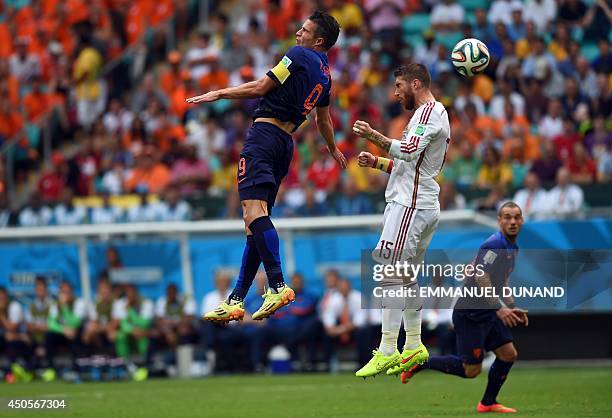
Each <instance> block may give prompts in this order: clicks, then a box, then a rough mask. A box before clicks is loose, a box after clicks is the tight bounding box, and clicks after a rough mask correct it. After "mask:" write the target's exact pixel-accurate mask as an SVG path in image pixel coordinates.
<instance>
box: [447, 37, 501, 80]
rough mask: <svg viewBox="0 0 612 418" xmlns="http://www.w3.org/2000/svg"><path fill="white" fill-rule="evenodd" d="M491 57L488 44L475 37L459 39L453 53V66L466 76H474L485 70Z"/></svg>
mask: <svg viewBox="0 0 612 418" xmlns="http://www.w3.org/2000/svg"><path fill="white" fill-rule="evenodd" d="M490 59H491V56H490V55H489V50H488V49H487V46H486V45H485V44H484V43H483V42H481V41H479V40H478V39H474V38H468V39H464V40H462V41H459V42H458V43H457V45H455V47H454V48H453V52H452V53H451V61H452V63H453V66H454V67H455V69H456V70H457V71H458V72H459V74H461V75H462V76H464V77H473V76H474V75H476V74H478V73H481V72H483V71H484V69H485V68H487V65H489V61H490Z"/></svg>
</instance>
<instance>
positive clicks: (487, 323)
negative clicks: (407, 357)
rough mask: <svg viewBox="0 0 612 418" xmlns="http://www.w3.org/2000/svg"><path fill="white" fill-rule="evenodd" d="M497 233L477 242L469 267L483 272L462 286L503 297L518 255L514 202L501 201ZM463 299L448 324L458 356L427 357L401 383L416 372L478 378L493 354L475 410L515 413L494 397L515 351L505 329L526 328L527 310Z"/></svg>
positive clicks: (518, 216) (493, 299)
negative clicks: (492, 291) (485, 360)
mask: <svg viewBox="0 0 612 418" xmlns="http://www.w3.org/2000/svg"><path fill="white" fill-rule="evenodd" d="M497 219H498V223H499V226H500V230H499V231H498V232H496V233H495V234H493V235H491V236H490V237H489V238H488V239H487V240H486V241H485V242H484V244H482V246H481V247H480V249H479V251H478V255H477V256H476V259H475V261H474V266H477V265H480V266H482V270H483V271H484V274H482V275H480V276H478V277H477V276H472V277H470V278H468V279H466V281H465V284H464V286H466V287H477V286H479V287H485V288H486V287H489V288H490V287H494V288H495V289H497V292H496V294H498V295H502V291H501V288H502V287H504V286H508V278H509V276H510V274H511V273H512V271H513V270H514V262H515V258H516V255H517V253H518V246H517V245H516V238H517V236H518V234H519V231H520V229H521V225H522V224H523V216H522V212H521V208H520V207H519V206H518V205H517V204H516V203H514V202H506V203H504V204H503V205H502V206H501V207H500V209H499V212H498V217H497ZM502 301H503V302H504V304H503V305H502V303H501V302H500V300H499V298H497V297H490V298H468V297H462V298H460V299H459V300H458V301H457V304H456V305H455V309H454V311H453V325H454V326H455V332H456V333H457V351H458V354H459V356H432V357H430V358H429V360H428V361H427V362H426V363H424V364H422V365H415V366H413V367H412V368H411V369H409V370H408V371H406V372H404V373H402V383H407V382H408V381H409V380H410V379H412V378H413V376H414V375H415V374H416V373H418V372H419V371H421V370H424V369H431V370H438V371H440V372H443V373H447V374H454V375H456V376H459V377H463V378H474V377H476V376H478V375H479V374H480V371H481V368H482V360H483V356H484V353H485V351H493V352H494V353H495V361H494V362H493V365H492V366H491V369H490V370H489V381H488V384H487V388H486V390H485V393H484V396H483V398H482V400H481V402H480V403H478V405H477V407H476V410H477V411H478V412H499V413H512V412H516V410H515V409H513V408H509V407H506V406H504V405H501V404H499V403H498V402H497V395H498V393H499V391H500V389H501V387H502V385H503V384H504V382H505V381H506V377H507V376H508V373H509V372H510V369H511V367H512V365H513V364H514V361H515V360H516V358H517V355H518V354H517V351H516V348H515V347H514V344H513V342H512V341H513V339H512V333H511V331H510V328H512V327H515V326H517V325H519V324H522V325H524V326H527V325H528V324H529V320H528V317H527V311H526V310H523V309H519V308H517V307H516V305H515V303H514V300H513V299H512V297H505V298H502Z"/></svg>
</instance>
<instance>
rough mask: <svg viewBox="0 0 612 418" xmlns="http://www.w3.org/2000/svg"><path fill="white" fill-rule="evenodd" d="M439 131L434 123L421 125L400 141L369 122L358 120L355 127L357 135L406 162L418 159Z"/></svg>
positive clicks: (354, 130)
mask: <svg viewBox="0 0 612 418" xmlns="http://www.w3.org/2000/svg"><path fill="white" fill-rule="evenodd" d="M432 106H433V105H432ZM432 113H433V112H432ZM430 120H431V119H430ZM438 131H439V127H438V128H436V126H435V125H434V124H433V123H432V122H429V123H425V124H419V125H416V126H414V127H413V128H412V129H410V131H408V132H407V133H406V134H405V135H404V137H403V138H402V140H401V141H400V140H397V139H391V138H388V137H386V136H384V135H383V134H381V133H380V132H378V131H377V130H375V129H373V128H372V127H371V126H370V124H369V123H367V122H364V121H361V120H358V121H356V122H355V124H354V125H353V132H355V134H357V135H359V136H360V137H362V138H365V139H367V140H368V141H370V142H371V143H373V144H374V145H376V146H377V147H379V148H381V149H383V150H385V151H388V152H389V154H390V155H391V156H393V157H395V158H398V159H400V160H404V161H412V160H415V159H417V158H418V157H419V155H420V154H421V153H422V152H423V150H424V149H425V148H426V147H427V145H428V144H429V143H430V142H431V140H432V139H433V138H435V137H436V135H437V134H438Z"/></svg>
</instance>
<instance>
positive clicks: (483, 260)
mask: <svg viewBox="0 0 612 418" xmlns="http://www.w3.org/2000/svg"><path fill="white" fill-rule="evenodd" d="M517 254H518V246H517V245H516V244H512V243H511V242H510V241H508V239H506V237H505V236H504V234H503V233H502V232H501V231H498V232H496V233H495V234H493V235H491V236H490V237H489V238H487V240H486V241H485V242H484V243H483V244H482V245H481V246H480V248H479V249H478V254H477V255H476V258H475V260H474V262H473V264H474V266H477V265H480V266H481V268H482V270H484V271H485V272H486V273H488V274H489V277H490V279H491V284H492V285H493V287H495V288H496V289H497V294H498V295H501V294H502V288H503V287H504V286H507V282H508V277H509V276H510V274H512V271H513V270H514V262H515V259H516V256H517ZM476 271H478V269H477V270H476ZM464 285H465V286H466V287H474V286H478V285H477V283H476V280H475V279H474V277H473V276H472V277H468V278H467V279H466V281H465V284H464ZM483 303H484V302H483V299H480V298H471V297H465V298H459V300H458V301H457V304H456V308H459V309H466V308H468V309H474V307H475V306H482V305H483ZM474 310H478V311H480V310H482V311H483V312H487V313H489V314H491V315H494V314H495V311H494V310H483V309H474Z"/></svg>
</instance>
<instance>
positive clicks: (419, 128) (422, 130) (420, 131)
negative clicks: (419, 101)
mask: <svg viewBox="0 0 612 418" xmlns="http://www.w3.org/2000/svg"><path fill="white" fill-rule="evenodd" d="M414 133H415V134H417V135H418V136H423V134H424V133H425V127H424V126H423V125H417V127H416V129H415V130H414Z"/></svg>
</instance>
